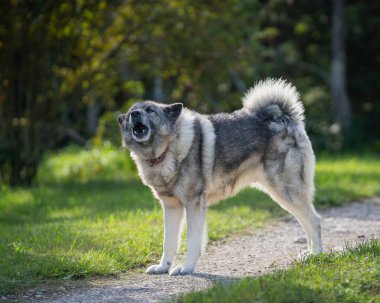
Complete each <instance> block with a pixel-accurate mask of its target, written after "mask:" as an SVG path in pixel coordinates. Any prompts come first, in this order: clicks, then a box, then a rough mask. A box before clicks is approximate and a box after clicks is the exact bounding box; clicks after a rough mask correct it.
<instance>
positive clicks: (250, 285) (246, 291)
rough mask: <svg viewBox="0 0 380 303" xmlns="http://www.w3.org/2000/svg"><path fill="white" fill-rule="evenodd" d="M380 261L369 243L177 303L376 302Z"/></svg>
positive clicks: (379, 250)
mask: <svg viewBox="0 0 380 303" xmlns="http://www.w3.org/2000/svg"><path fill="white" fill-rule="evenodd" d="M379 259H380V241H379V240H372V241H369V242H367V243H364V244H361V245H359V246H358V247H356V248H353V247H350V248H348V249H347V251H346V252H344V253H331V254H322V255H320V256H317V257H312V258H310V259H308V260H306V261H304V262H296V263H295V264H294V265H292V266H291V267H290V268H289V269H287V270H281V271H278V272H275V273H273V274H269V275H265V276H261V277H258V278H245V279H243V280H241V281H240V282H237V283H234V284H231V285H227V286H226V285H217V286H214V287H213V288H211V289H209V290H206V291H204V292H195V293H191V294H188V295H184V296H182V297H181V298H179V299H178V301H177V302H184V303H185V302H186V303H191V302H196V303H202V302H208V303H211V302H218V303H223V302H226V303H227V302H228V303H229V302H237V303H238V302H268V303H276V302H315V303H317V302H321V303H322V302H347V303H348V302H379V301H380V284H379V282H380V262H379Z"/></svg>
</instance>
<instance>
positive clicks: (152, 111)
mask: <svg viewBox="0 0 380 303" xmlns="http://www.w3.org/2000/svg"><path fill="white" fill-rule="evenodd" d="M181 111H182V104H181V103H174V104H171V105H165V104H161V103H157V102H153V101H144V102H137V103H135V104H134V105H133V106H132V107H131V108H130V109H129V110H128V112H127V113H125V114H121V115H119V116H118V118H117V120H118V121H119V125H120V130H121V135H122V143H123V146H126V147H129V148H130V149H131V150H132V151H134V152H135V153H137V154H139V155H141V156H143V157H144V158H155V157H157V156H158V155H157V154H158V153H160V152H161V153H162V150H163V149H164V150H165V148H167V147H168V145H169V143H170V141H171V140H173V139H174V137H175V122H176V121H177V119H178V117H179V116H180V114H181Z"/></svg>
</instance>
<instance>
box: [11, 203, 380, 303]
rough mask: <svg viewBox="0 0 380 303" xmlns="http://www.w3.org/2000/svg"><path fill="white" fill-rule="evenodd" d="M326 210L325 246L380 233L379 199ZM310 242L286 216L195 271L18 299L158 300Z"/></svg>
mask: <svg viewBox="0 0 380 303" xmlns="http://www.w3.org/2000/svg"><path fill="white" fill-rule="evenodd" d="M321 215H322V218H323V219H322V228H323V230H322V237H323V243H324V250H325V251H329V250H340V249H342V248H343V247H344V245H345V243H347V242H351V243H357V242H361V241H364V240H366V239H369V238H373V237H376V238H379V237H380V198H373V199H370V200H368V201H364V202H360V203H359V202H353V203H351V204H348V205H346V206H344V207H337V208H331V209H329V210H326V211H322V212H321ZM305 242H306V240H305V238H304V233H303V231H302V230H301V227H300V226H299V224H298V223H297V222H296V221H295V220H294V219H293V218H291V217H286V218H282V219H279V220H278V221H277V222H276V223H274V224H273V225H271V226H268V227H267V228H264V229H259V230H255V231H254V232H252V234H249V235H244V236H241V237H236V238H230V239H228V240H226V241H225V242H224V243H218V244H214V245H209V246H208V248H207V250H206V253H205V254H204V255H203V257H202V258H201V260H200V263H199V266H198V269H197V272H196V273H195V274H194V275H192V276H184V277H171V276H168V275H160V276H151V275H146V274H138V275H134V276H129V277H120V278H104V279H94V280H90V281H84V282H82V281H77V283H75V282H70V283H67V284H66V285H65V286H55V287H52V288H51V289H40V290H31V291H29V292H26V293H25V294H24V295H22V296H18V297H17V298H14V299H18V300H24V301H28V302H30V301H34V300H36V301H39V302H56V303H61V302H62V303H63V302H65V303H68V302H157V301H160V300H163V299H168V298H170V297H172V296H175V295H177V294H180V293H184V292H188V291H190V290H201V289H205V288H207V287H211V286H212V285H213V284H214V283H216V282H222V283H229V282H231V281H234V280H238V279H240V278H242V277H247V276H257V275H262V274H265V273H268V272H271V271H273V270H275V269H278V268H282V267H285V266H288V265H289V264H290V263H291V262H292V260H294V259H295V258H296V257H297V255H298V253H299V252H300V251H302V250H304V249H305V248H306V243H305ZM179 261H182V260H179ZM177 262H178V261H177ZM8 299H12V298H10V297H8Z"/></svg>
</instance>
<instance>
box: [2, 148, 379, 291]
mask: <svg viewBox="0 0 380 303" xmlns="http://www.w3.org/2000/svg"><path fill="white" fill-rule="evenodd" d="M379 167H380V158H375V157H373V156H365V157H357V156H344V157H321V158H320V159H319V162H318V166H317V174H316V184H317V194H316V203H317V205H319V207H325V206H329V205H338V204H342V203H345V202H347V201H350V200H352V199H356V198H363V197H369V196H373V195H379V194H380V170H379ZM38 180H39V181H38V182H39V186H36V187H33V188H30V189H23V188H18V189H10V188H7V187H5V186H1V185H0V295H3V294H7V293H12V292H15V291H17V290H20V289H23V288H28V287H31V286H34V285H38V284H43V283H44V282H45V281H49V280H51V279H62V278H77V277H86V276H89V275H109V274H117V273H120V272H128V270H130V269H132V268H137V267H142V266H145V265H146V264H147V263H149V262H153V261H157V260H158V259H159V256H160V253H161V243H162V236H163V222H162V213H161V209H160V207H159V204H158V203H157V202H156V201H154V198H153V196H152V194H151V193H150V191H149V190H148V189H147V188H146V187H144V186H143V185H142V184H141V182H140V180H139V178H138V176H137V173H136V171H135V169H134V167H133V165H132V164H131V162H130V160H129V159H128V158H127V156H126V153H125V152H124V151H119V150H117V149H114V148H112V147H107V148H102V149H93V150H90V151H83V150H79V149H75V148H71V149H67V150H65V151H63V152H60V153H58V154H52V155H50V156H48V157H47V158H46V160H45V162H44V164H43V166H42V167H41V170H40V172H39V177H38ZM230 200H231V201H230ZM283 214H284V212H283V211H282V210H281V209H280V208H279V207H278V206H277V205H276V204H275V203H273V202H272V201H270V199H269V198H268V197H267V196H266V195H265V194H263V193H260V192H257V191H255V190H245V191H243V192H242V193H240V194H239V195H238V196H236V197H234V198H232V199H228V200H226V201H224V202H222V203H220V204H218V205H217V206H214V207H212V208H211V209H210V211H209V213H208V229H209V238H210V240H216V239H220V238H222V237H225V236H227V235H230V234H233V233H238V232H241V231H243V230H246V229H247V228H248V227H250V228H252V227H259V226H261V225H262V224H263V222H266V221H268V220H271V219H273V218H275V217H276V216H280V215H283Z"/></svg>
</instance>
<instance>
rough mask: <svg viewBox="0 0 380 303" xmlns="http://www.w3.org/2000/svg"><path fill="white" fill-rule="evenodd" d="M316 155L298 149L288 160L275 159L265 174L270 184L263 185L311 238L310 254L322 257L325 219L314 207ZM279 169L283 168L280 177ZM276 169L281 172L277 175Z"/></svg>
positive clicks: (292, 152)
mask: <svg viewBox="0 0 380 303" xmlns="http://www.w3.org/2000/svg"><path fill="white" fill-rule="evenodd" d="M312 155H313V154H312V152H307V153H305V151H303V152H300V151H298V150H296V149H292V150H290V151H288V153H287V155H286V157H284V159H275V160H273V162H274V163H272V165H268V166H267V167H269V168H268V169H267V170H266V171H265V173H264V174H266V180H265V181H263V183H262V185H263V186H264V187H265V188H266V190H267V191H268V193H269V194H270V195H271V197H272V198H273V199H274V200H275V201H276V202H277V203H278V204H279V205H280V206H281V207H282V208H284V209H285V210H287V211H288V212H289V213H291V214H292V215H294V216H295V217H296V219H297V220H298V222H299V223H300V224H301V226H302V228H303V230H304V231H305V234H306V236H307V241H308V247H309V251H310V252H311V253H313V254H318V253H320V252H322V240H321V218H320V216H319V215H318V214H317V212H316V211H315V208H314V206H313V203H312V200H313V192H314V184H313V175H314V157H313V156H312ZM281 160H282V161H283V162H281ZM279 161H280V162H281V163H280V165H278V164H279ZM275 164H277V166H276V165H275ZM278 167H281V172H280V173H279V172H278ZM273 168H276V169H277V173H275V171H274V170H273ZM271 170H272V171H271Z"/></svg>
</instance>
